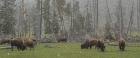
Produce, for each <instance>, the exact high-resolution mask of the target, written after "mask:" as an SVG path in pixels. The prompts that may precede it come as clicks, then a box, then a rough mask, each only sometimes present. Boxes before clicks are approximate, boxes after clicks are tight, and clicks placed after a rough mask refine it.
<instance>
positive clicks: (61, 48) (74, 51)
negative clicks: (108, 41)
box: [0, 43, 140, 58]
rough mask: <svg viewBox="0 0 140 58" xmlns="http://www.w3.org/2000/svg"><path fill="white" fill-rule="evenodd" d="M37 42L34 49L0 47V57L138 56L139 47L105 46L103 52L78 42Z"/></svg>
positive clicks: (102, 57) (121, 57)
mask: <svg viewBox="0 0 140 58" xmlns="http://www.w3.org/2000/svg"><path fill="white" fill-rule="evenodd" d="M47 45H50V47H45V46H46V44H39V45H38V46H37V47H36V48H35V49H34V50H29V49H28V50H26V51H17V50H16V49H15V50H14V51H11V50H10V49H0V58H139V57H140V47H127V48H126V51H125V52H120V51H119V50H118V47H116V46H107V47H106V51H105V52H100V51H98V50H96V49H94V48H93V49H83V50H81V49H80V44H78V43H65V44H64V43H59V44H56V43H53V44H47Z"/></svg>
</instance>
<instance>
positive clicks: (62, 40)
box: [57, 38, 67, 42]
mask: <svg viewBox="0 0 140 58" xmlns="http://www.w3.org/2000/svg"><path fill="white" fill-rule="evenodd" d="M57 42H67V38H59V39H58V40H57Z"/></svg>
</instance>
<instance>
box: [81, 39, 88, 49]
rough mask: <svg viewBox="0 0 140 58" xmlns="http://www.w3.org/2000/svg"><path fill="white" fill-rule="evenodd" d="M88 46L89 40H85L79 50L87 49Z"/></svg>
mask: <svg viewBox="0 0 140 58" xmlns="http://www.w3.org/2000/svg"><path fill="white" fill-rule="evenodd" d="M89 46H90V45H89V40H86V41H85V42H84V43H82V44H81V49H88V48H89Z"/></svg>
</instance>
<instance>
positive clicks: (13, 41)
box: [10, 38, 26, 51]
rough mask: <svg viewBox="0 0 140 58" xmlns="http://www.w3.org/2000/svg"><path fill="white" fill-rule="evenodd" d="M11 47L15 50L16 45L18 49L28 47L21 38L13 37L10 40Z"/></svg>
mask: <svg viewBox="0 0 140 58" xmlns="http://www.w3.org/2000/svg"><path fill="white" fill-rule="evenodd" d="M10 44H11V49H12V51H13V48H14V47H16V48H17V49H18V50H22V51H24V50H25V49H26V46H25V45H24V41H23V40H22V39H20V38H16V39H11V41H10Z"/></svg>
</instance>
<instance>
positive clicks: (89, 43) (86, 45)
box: [81, 39, 98, 49]
mask: <svg viewBox="0 0 140 58" xmlns="http://www.w3.org/2000/svg"><path fill="white" fill-rule="evenodd" d="M97 41H98V40H96V39H93V40H86V41H85V42H84V43H83V44H81V49H85V48H86V49H88V48H90V49H91V48H92V46H95V45H96V44H97Z"/></svg>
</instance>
